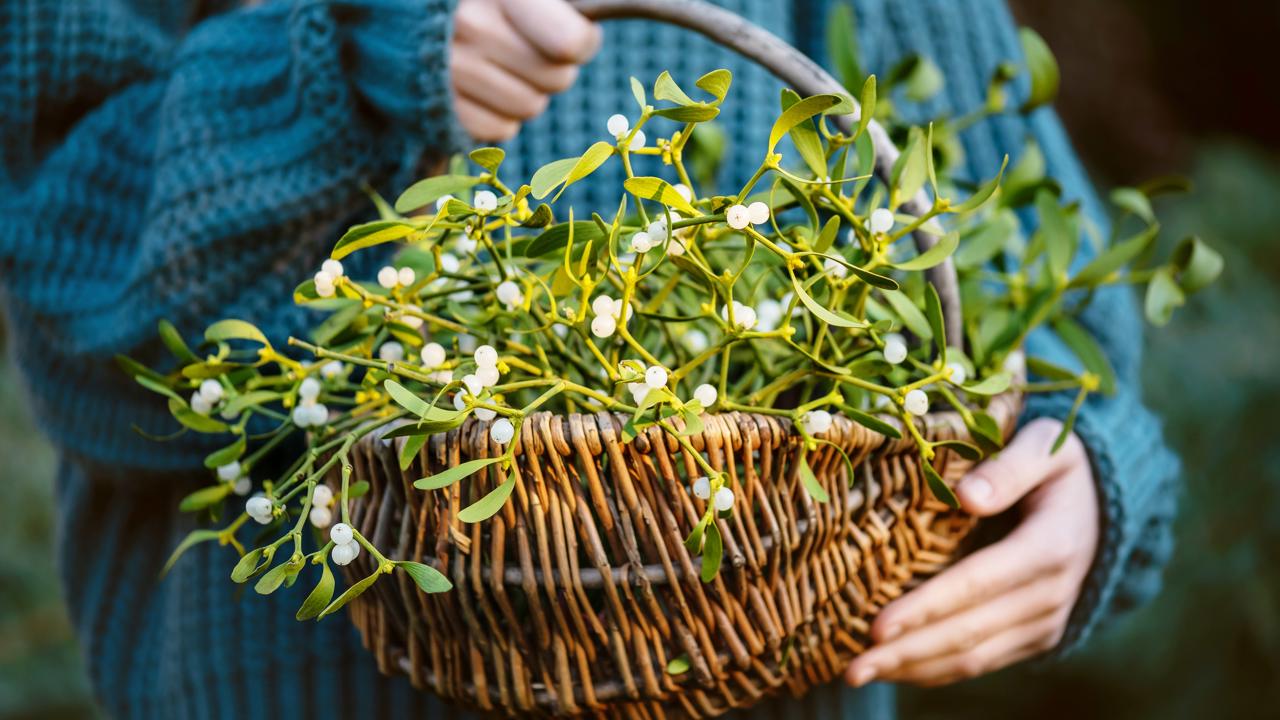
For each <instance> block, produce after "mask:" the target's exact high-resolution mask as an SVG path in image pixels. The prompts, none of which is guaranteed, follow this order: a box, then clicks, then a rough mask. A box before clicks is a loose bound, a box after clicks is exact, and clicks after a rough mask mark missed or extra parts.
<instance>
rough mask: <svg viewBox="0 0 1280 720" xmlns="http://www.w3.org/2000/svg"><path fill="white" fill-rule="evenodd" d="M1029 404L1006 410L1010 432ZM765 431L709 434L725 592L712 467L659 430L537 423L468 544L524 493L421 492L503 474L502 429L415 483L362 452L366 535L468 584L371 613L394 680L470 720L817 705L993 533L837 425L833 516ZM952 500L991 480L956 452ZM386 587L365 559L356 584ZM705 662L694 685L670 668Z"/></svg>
mask: <svg viewBox="0 0 1280 720" xmlns="http://www.w3.org/2000/svg"><path fill="white" fill-rule="evenodd" d="M1018 407H1019V400H1018V398H1017V396H1015V395H1012V394H1010V395H1005V396H1002V397H999V398H996V399H995V401H994V402H993V403H992V406H991V408H990V412H991V413H992V415H993V416H994V417H995V418H996V420H997V422H998V423H999V424H1000V426H1001V427H1002V428H1003V429H1004V430H1005V432H1006V433H1008V432H1010V431H1011V429H1012V427H1013V423H1014V420H1015V419H1016V416H1017V412H1018ZM789 425H790V424H789V422H787V421H785V420H780V419H778V418H775V417H768V416H763V415H742V414H726V415H717V416H708V417H707V418H706V427H705V429H704V431H703V432H702V433H701V434H698V435H696V436H694V437H693V438H692V440H693V446H694V447H695V448H697V449H698V450H699V452H701V453H703V454H704V457H706V459H707V460H708V461H709V462H710V463H711V464H712V465H713V466H714V467H716V468H717V469H723V470H725V471H727V472H728V473H729V474H730V477H731V478H732V483H733V487H735V488H736V489H737V490H738V497H739V501H738V506H737V510H736V511H735V512H734V514H733V516H732V517H730V518H728V519H721V520H719V521H718V522H719V525H720V530H721V533H722V534H723V537H724V542H725V560H724V566H723V567H722V568H721V571H720V574H719V576H718V577H716V578H715V580H714V581H713V582H711V583H709V584H704V583H702V581H701V580H700V579H699V576H698V562H699V561H698V558H697V557H696V556H694V555H693V554H691V553H690V552H689V551H687V550H686V549H685V547H684V545H683V544H682V542H681V541H682V539H683V538H684V537H685V536H686V535H688V533H689V532H690V531H691V530H692V528H693V526H694V525H695V524H696V523H697V521H698V519H699V518H700V517H701V515H702V510H703V509H704V505H703V501H701V500H699V499H697V498H695V497H694V496H693V494H692V493H691V491H690V480H691V479H692V478H693V477H696V476H697V475H698V474H699V473H698V469H697V466H696V465H695V464H694V461H693V459H692V457H690V456H687V455H686V454H685V453H684V451H683V450H681V449H680V448H679V446H678V445H677V444H676V443H675V442H674V441H672V440H671V439H670V438H668V437H667V436H665V435H663V434H662V432H661V431H660V430H651V431H649V432H648V433H646V434H644V435H641V436H640V437H638V438H636V439H635V440H634V441H633V442H631V443H629V444H625V445H624V444H622V443H621V442H620V440H619V432H620V430H621V427H622V420H621V419H619V418H616V417H613V416H610V415H604V414H601V415H572V416H569V417H568V418H565V417H563V416H553V415H550V414H539V415H536V416H533V417H531V418H529V420H528V421H527V422H526V423H525V424H524V426H523V428H522V431H521V436H520V438H519V439H518V440H517V447H516V456H515V458H516V462H515V463H514V464H513V465H512V467H511V469H510V470H509V471H508V472H510V473H512V474H514V475H515V476H516V483H515V489H514V492H513V494H512V496H511V500H510V501H509V502H508V503H507V505H506V507H505V508H504V509H503V510H502V511H501V512H500V513H498V514H497V515H496V516H494V517H493V518H492V519H490V520H488V521H485V522H482V523H478V524H474V525H468V524H464V523H462V522H460V521H458V520H457V519H456V517H455V515H456V513H457V512H458V510H460V509H461V508H463V507H466V505H467V504H469V503H470V502H474V501H475V500H477V499H479V498H480V497H482V496H483V495H484V494H485V493H487V492H488V491H490V490H492V489H493V488H494V487H496V485H497V483H499V482H501V481H502V479H504V478H505V477H506V473H504V472H502V471H498V470H496V469H495V470H493V471H492V472H487V473H486V472H481V473H478V474H477V475H475V476H473V477H472V478H470V479H468V480H465V481H463V482H462V483H459V484H457V485H454V486H453V487H452V488H450V489H448V490H441V491H436V492H422V491H420V490H415V489H414V488H413V485H412V484H413V481H414V480H416V479H417V478H420V477H423V476H425V475H430V474H432V473H435V472H439V471H440V470H442V469H444V468H446V467H450V466H453V465H456V464H458V463H460V462H464V461H466V460H469V459H473V458H477V457H490V456H494V455H497V454H500V452H501V450H500V448H498V447H496V446H494V445H492V443H491V441H490V440H489V435H488V432H487V431H486V425H485V424H484V423H479V422H476V421H468V422H467V424H465V425H464V426H463V427H461V428H460V429H458V430H455V431H452V432H450V433H448V434H447V435H440V436H435V437H433V438H432V439H431V441H430V442H429V443H428V444H427V446H426V447H424V448H423V450H422V451H421V452H420V454H419V456H418V458H417V460H416V461H415V462H414V463H413V465H411V466H410V467H409V469H408V470H407V471H404V472H401V471H400V468H399V464H398V462H397V455H396V452H397V447H396V445H394V444H393V443H391V442H386V441H379V440H370V441H367V442H363V443H361V444H359V445H358V446H357V449H356V452H355V454H354V456H353V461H354V463H355V476H356V477H359V478H361V479H365V480H368V481H369V482H370V483H371V488H370V491H369V493H368V494H367V495H365V496H364V497H362V498H359V499H358V500H356V501H354V503H353V506H352V521H353V524H355V525H356V527H357V528H358V529H359V530H360V531H361V532H362V533H364V534H365V535H366V536H367V537H369V538H371V539H372V541H373V542H374V543H375V544H376V545H377V546H378V547H380V548H387V549H392V551H393V552H392V553H389V554H388V556H389V557H392V558H393V559H408V560H415V561H418V562H425V563H428V564H431V565H434V566H435V567H437V568H438V569H440V570H441V571H443V572H444V573H445V574H446V575H447V576H448V577H449V578H450V579H451V580H452V581H453V582H454V584H455V588H454V590H453V591H451V592H448V593H442V594H437V595H427V594H425V593H422V592H420V591H419V590H418V589H417V587H416V586H414V585H413V583H412V582H411V581H410V580H408V579H407V578H405V577H403V576H402V575H400V574H396V575H394V576H392V578H389V579H388V580H384V581H383V582H379V583H376V584H375V585H374V586H373V587H372V588H371V589H370V591H369V592H368V593H366V594H365V595H363V596H361V597H360V598H358V599H357V600H356V601H355V602H354V604H353V605H352V606H351V617H352V619H353V620H354V622H355V624H356V626H357V627H359V628H360V630H361V632H362V634H363V636H364V639H365V643H366V645H367V646H368V647H369V648H370V649H371V650H372V651H373V652H374V654H375V655H376V657H377V661H378V664H379V667H380V669H381V670H382V671H383V672H385V673H397V672H403V673H405V674H407V675H408V676H409V677H410V678H411V679H412V681H413V683H414V684H415V685H416V686H418V687H420V688H423V689H428V690H431V691H434V692H436V693H439V694H440V695H442V696H444V697H446V698H449V699H453V700H456V701H458V702H459V703H461V704H463V705H466V706H470V707H474V708H479V709H482V710H486V711H493V712H496V713H503V714H526V713H527V714H534V715H573V714H596V715H602V716H604V715H607V716H609V717H637V718H646V717H654V718H661V717H709V716H714V715H717V714H720V713H722V712H724V711H726V710H728V709H730V708H733V707H743V706H748V705H751V704H753V703H755V702H756V701H758V700H759V699H760V698H762V697H764V696H765V695H767V694H769V693H772V692H774V691H776V690H778V689H781V688H787V689H789V690H790V691H791V692H793V693H797V694H799V693H802V692H804V691H805V690H806V689H808V688H810V687H813V686H815V685H818V684H821V683H825V682H828V681H830V680H831V679H833V678H835V677H837V676H838V675H839V673H840V672H841V671H842V669H843V668H844V667H845V665H847V663H848V661H849V660H850V659H852V658H853V657H854V656H855V655H856V654H857V653H858V652H860V651H861V650H862V649H863V648H864V647H865V646H866V644H867V642H868V640H867V631H868V628H869V625H870V621H871V620H872V619H873V618H874V616H875V614H876V612H877V611H878V610H879V609H880V608H881V607H882V606H884V605H885V604H886V603H888V602H889V601H891V600H893V599H894V598H896V597H898V596H899V595H901V594H902V593H903V592H905V591H906V590H907V589H909V588H910V587H911V586H912V585H914V584H916V583H918V582H919V581H920V580H921V579H922V578H925V577H928V576H929V575H932V574H933V573H936V572H937V571H939V570H940V569H941V568H942V567H944V566H945V565H946V564H947V563H948V561H949V560H951V559H952V557H953V556H954V555H955V554H956V551H957V546H958V544H959V543H960V541H961V540H962V539H963V538H964V536H965V535H966V534H967V533H968V531H969V530H970V528H971V527H972V525H973V520H972V518H971V517H969V516H967V515H965V514H963V513H960V512H957V511H952V510H949V509H948V508H947V507H946V506H944V505H942V504H941V503H939V502H938V501H936V500H934V499H933V498H932V496H931V495H930V494H929V491H928V489H927V488H926V486H925V481H924V477H923V475H922V473H921V472H920V467H919V463H920V460H919V455H918V451H917V449H916V448H915V446H914V444H913V443H912V442H910V441H909V440H892V439H889V438H885V437H884V436H881V435H879V434H877V433H874V432H872V431H869V430H867V429H866V428H864V427H862V426H860V425H856V424H854V423H852V422H850V421H849V420H847V419H845V418H843V417H840V416H838V417H837V418H836V421H835V424H834V427H833V428H832V430H831V431H830V432H829V433H828V437H830V439H831V440H832V441H833V442H834V443H835V444H836V445H838V446H839V447H840V448H841V449H843V450H844V451H845V452H846V453H848V455H849V457H850V458H851V459H852V461H853V466H854V467H855V468H856V471H855V473H854V475H853V476H852V477H850V475H849V472H848V468H847V466H846V465H845V463H844V461H843V460H842V459H841V457H840V456H839V455H838V454H837V453H836V452H835V451H834V450H833V449H831V448H830V447H824V448H822V449H819V450H817V451H816V452H813V453H810V456H809V461H810V463H811V465H812V466H813V469H814V472H815V475H816V476H817V478H818V480H819V482H821V483H822V485H823V487H824V488H825V489H826V490H827V492H828V493H829V494H830V496H831V500H830V502H827V503H817V502H815V501H813V500H812V499H811V498H810V497H809V495H808V493H807V492H806V491H805V490H804V488H803V487H802V486H801V484H800V480H799V478H798V471H797V467H798V465H797V463H796V459H797V458H798V456H799V451H800V440H799V436H798V435H797V434H794V433H792V432H791V429H790V427H789ZM926 427H927V432H926V436H927V437H928V438H930V439H935V440H936V439H945V438H965V437H967V433H966V431H965V428H964V425H963V423H962V422H961V420H960V418H959V416H958V415H956V414H954V413H938V414H934V415H931V416H929V417H928V418H927V422H926ZM934 462H935V467H936V469H938V471H939V472H940V473H941V474H942V476H943V477H944V478H946V479H948V480H951V481H954V480H955V479H958V478H959V476H960V475H961V474H963V473H964V471H965V470H966V469H967V468H968V467H969V465H970V464H971V463H969V462H968V461H965V460H963V459H962V458H960V457H959V456H957V455H955V454H954V453H952V452H950V451H946V450H943V451H941V452H940V453H939V455H938V457H937V458H936V459H935V461H934ZM372 571H373V567H372V566H371V565H370V564H369V556H368V555H367V554H365V555H361V556H360V557H359V558H357V560H356V561H355V562H354V563H353V564H352V565H351V566H349V567H347V568H345V574H346V577H347V579H348V580H349V581H355V580H358V579H359V578H361V577H364V576H366V575H368V574H369V573H370V572H372ZM680 656H687V658H688V659H689V667H690V669H689V670H688V672H685V673H683V674H680V675H672V674H669V673H668V672H667V670H666V669H667V664H668V662H669V661H671V660H672V659H674V658H677V657H680Z"/></svg>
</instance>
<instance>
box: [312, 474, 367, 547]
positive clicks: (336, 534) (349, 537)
mask: <svg viewBox="0 0 1280 720" xmlns="http://www.w3.org/2000/svg"><path fill="white" fill-rule="evenodd" d="M317 489H318V488H317ZM329 539H330V540H332V541H333V550H331V551H330V552H329V557H330V558H331V559H332V560H333V562H334V564H335V565H350V564H351V561H352V560H355V559H356V557H357V556H358V555H359V554H360V543H359V542H357V541H356V534H355V532H354V531H353V530H352V529H351V526H350V525H348V524H346V523H338V524H336V525H334V526H333V527H331V528H329Z"/></svg>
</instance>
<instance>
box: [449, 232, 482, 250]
mask: <svg viewBox="0 0 1280 720" xmlns="http://www.w3.org/2000/svg"><path fill="white" fill-rule="evenodd" d="M479 247H480V243H479V241H477V240H476V239H475V238H473V237H471V234H470V233H463V234H461V235H459V236H458V239H457V240H455V241H454V243H453V249H454V250H457V251H458V252H460V253H462V254H463V255H470V254H471V253H473V252H475V251H476V250H477V249H479Z"/></svg>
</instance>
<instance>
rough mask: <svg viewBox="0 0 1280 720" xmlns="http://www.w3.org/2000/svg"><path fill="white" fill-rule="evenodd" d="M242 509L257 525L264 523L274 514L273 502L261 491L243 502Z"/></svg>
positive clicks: (269, 520)
mask: <svg viewBox="0 0 1280 720" xmlns="http://www.w3.org/2000/svg"><path fill="white" fill-rule="evenodd" d="M244 511H245V513H247V514H248V515H249V517H251V518H253V520H254V522H256V523H258V524H259V525H266V524H267V523H269V522H271V519H272V518H273V517H274V516H275V504H274V503H272V502H271V498H269V497H267V496H266V495H263V494H262V493H254V495H253V497H251V498H249V499H248V500H246V501H245V503H244Z"/></svg>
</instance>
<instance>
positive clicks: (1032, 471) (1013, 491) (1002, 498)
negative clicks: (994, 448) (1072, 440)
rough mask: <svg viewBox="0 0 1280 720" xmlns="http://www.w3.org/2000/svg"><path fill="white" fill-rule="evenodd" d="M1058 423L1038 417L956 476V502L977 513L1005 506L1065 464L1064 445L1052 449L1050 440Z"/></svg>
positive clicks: (1066, 452)
mask: <svg viewBox="0 0 1280 720" xmlns="http://www.w3.org/2000/svg"><path fill="white" fill-rule="evenodd" d="M1061 431H1062V423H1061V422H1059V421H1057V420H1054V419H1051V418H1040V419H1038V420H1033V421H1032V422H1030V423H1028V424H1027V425H1026V426H1025V427H1023V428H1022V429H1021V430H1019V431H1018V434H1017V435H1015V436H1014V438H1013V440H1012V441H1011V442H1010V443H1009V444H1008V445H1007V446H1006V447H1005V448H1004V450H1001V451H1000V454H999V455H997V456H995V457H993V458H991V459H989V460H987V461H986V462H983V463H982V464H981V465H979V466H978V467H976V468H974V469H973V470H971V471H970V472H969V474H968V475H965V476H964V478H962V479H961V480H960V483H959V484H958V485H957V486H956V495H957V496H958V497H959V498H960V505H961V506H962V507H963V508H964V509H965V510H967V511H969V512H971V513H973V514H974V515H979V516H988V515H996V514H998V513H1001V512H1004V511H1005V510H1007V509H1009V508H1010V507H1011V506H1012V505H1013V504H1014V503H1016V502H1018V501H1019V500H1021V499H1022V498H1023V496H1025V495H1026V494H1027V493H1029V492H1031V491H1032V490H1034V489H1035V488H1036V487H1039V486H1040V485H1041V484H1042V483H1044V482H1045V481H1046V480H1048V479H1050V478H1052V477H1055V476H1056V475H1057V474H1058V473H1059V472H1061V471H1062V470H1064V469H1065V468H1066V467H1067V464H1068V460H1067V456H1068V455H1069V454H1070V452H1069V449H1068V448H1067V447H1063V448H1062V449H1061V450H1060V451H1059V452H1057V453H1054V452H1052V450H1053V442H1054V440H1056V439H1057V437H1058V433H1060V432H1061Z"/></svg>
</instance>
